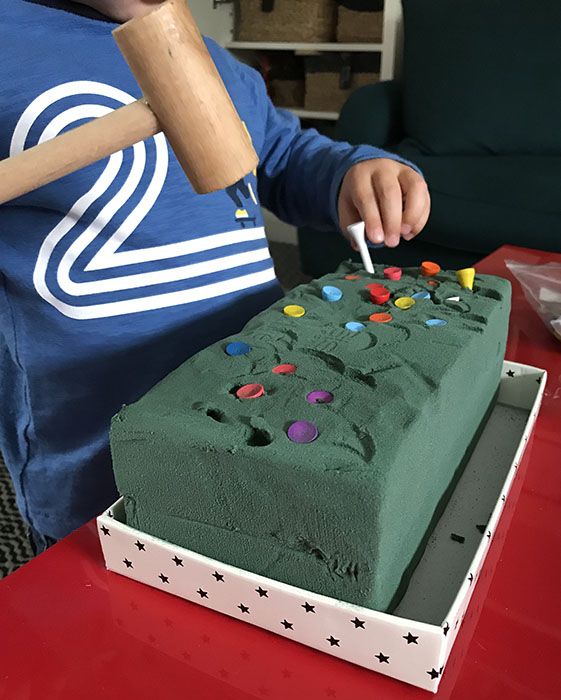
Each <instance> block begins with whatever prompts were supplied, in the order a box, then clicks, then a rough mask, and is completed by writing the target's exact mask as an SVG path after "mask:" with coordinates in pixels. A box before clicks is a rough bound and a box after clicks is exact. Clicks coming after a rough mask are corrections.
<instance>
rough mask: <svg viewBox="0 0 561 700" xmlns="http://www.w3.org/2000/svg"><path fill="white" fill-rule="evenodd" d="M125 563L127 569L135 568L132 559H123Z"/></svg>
mask: <svg viewBox="0 0 561 700" xmlns="http://www.w3.org/2000/svg"><path fill="white" fill-rule="evenodd" d="M123 564H124V565H125V566H126V567H127V569H133V568H134V567H133V565H132V561H130V559H126V558H125V559H123Z"/></svg>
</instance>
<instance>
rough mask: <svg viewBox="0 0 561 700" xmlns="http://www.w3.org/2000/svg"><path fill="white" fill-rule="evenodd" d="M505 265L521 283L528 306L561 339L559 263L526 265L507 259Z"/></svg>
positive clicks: (560, 269) (560, 275)
mask: <svg viewBox="0 0 561 700" xmlns="http://www.w3.org/2000/svg"><path fill="white" fill-rule="evenodd" d="M506 266H507V267H508V269H509V270H510V271H511V272H512V274H513V275H514V276H515V277H516V279H517V280H518V281H519V282H520V284H521V285H522V289H523V290H524V294H525V296H526V299H527V300H528V303H529V304H530V306H531V307H532V308H533V309H534V310H535V311H537V313H538V314H539V315H540V318H541V319H542V321H543V322H544V323H545V325H546V326H547V327H548V328H549V330H550V331H551V332H552V333H553V334H554V335H555V337H556V338H557V339H558V340H560V341H561V264H559V263H547V264H546V265H526V264H524V263H519V262H516V261H515V260H507V261H506Z"/></svg>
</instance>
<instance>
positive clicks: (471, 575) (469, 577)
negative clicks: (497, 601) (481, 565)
mask: <svg viewBox="0 0 561 700" xmlns="http://www.w3.org/2000/svg"><path fill="white" fill-rule="evenodd" d="M468 581H469V585H470V586H471V584H472V583H473V574H470V575H469V576H468Z"/></svg>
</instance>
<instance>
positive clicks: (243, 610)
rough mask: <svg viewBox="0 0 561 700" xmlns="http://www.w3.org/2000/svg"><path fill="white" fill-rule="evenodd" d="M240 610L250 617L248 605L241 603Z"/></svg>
mask: <svg viewBox="0 0 561 700" xmlns="http://www.w3.org/2000/svg"><path fill="white" fill-rule="evenodd" d="M238 608H239V609H240V610H241V611H242V613H246V614H247V615H249V608H248V607H247V605H244V604H243V603H240V604H239V605H238Z"/></svg>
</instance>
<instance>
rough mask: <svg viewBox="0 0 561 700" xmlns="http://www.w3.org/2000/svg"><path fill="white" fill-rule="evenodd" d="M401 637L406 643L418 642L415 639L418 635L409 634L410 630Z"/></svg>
mask: <svg viewBox="0 0 561 700" xmlns="http://www.w3.org/2000/svg"><path fill="white" fill-rule="evenodd" d="M403 639H406V640H407V644H418V642H417V639H419V637H415V636H414V635H412V634H411V632H408V633H407V634H405V635H403Z"/></svg>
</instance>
